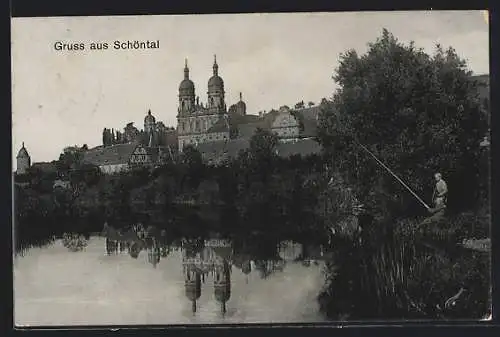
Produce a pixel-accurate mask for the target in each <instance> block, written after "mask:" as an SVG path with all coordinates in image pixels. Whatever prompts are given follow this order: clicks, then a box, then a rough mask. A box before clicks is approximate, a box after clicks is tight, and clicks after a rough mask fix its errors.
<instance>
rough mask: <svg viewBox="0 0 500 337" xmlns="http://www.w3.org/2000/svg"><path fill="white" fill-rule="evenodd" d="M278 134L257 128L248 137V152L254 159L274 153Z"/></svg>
mask: <svg viewBox="0 0 500 337" xmlns="http://www.w3.org/2000/svg"><path fill="white" fill-rule="evenodd" d="M277 145H278V136H277V135H276V134H274V133H273V132H270V131H267V130H264V129H261V128H258V129H257V130H255V134H254V135H253V136H252V138H251V139H250V154H251V155H252V156H253V157H254V158H256V159H263V158H266V157H270V156H273V155H274V153H275V152H274V150H275V148H276V146H277Z"/></svg>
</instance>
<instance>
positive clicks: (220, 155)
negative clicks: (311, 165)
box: [197, 138, 321, 164]
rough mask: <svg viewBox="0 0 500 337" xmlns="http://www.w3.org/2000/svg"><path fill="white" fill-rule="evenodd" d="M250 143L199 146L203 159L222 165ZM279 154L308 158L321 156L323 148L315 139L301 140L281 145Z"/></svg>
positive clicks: (220, 143)
mask: <svg viewBox="0 0 500 337" xmlns="http://www.w3.org/2000/svg"><path fill="white" fill-rule="evenodd" d="M249 147H250V142H249V140H248V139H244V138H239V139H232V140H229V141H217V142H210V143H203V144H200V145H198V148H197V149H198V151H200V153H201V155H202V157H203V159H204V160H205V161H207V162H208V163H210V164H220V163H221V162H223V161H224V160H225V159H231V158H236V157H237V156H238V154H239V153H240V151H241V150H245V149H248V148H249ZM276 150H277V154H278V155H279V156H280V157H283V158H288V157H290V156H293V155H301V156H308V155H311V154H319V153H320V152H321V146H320V145H319V143H317V142H316V141H315V140H314V139H311V138H308V139H301V140H298V141H295V142H287V143H279V144H278V146H277V148H276Z"/></svg>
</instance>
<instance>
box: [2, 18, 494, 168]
mask: <svg viewBox="0 0 500 337" xmlns="http://www.w3.org/2000/svg"><path fill="white" fill-rule="evenodd" d="M383 28H387V29H388V30H389V31H390V32H392V33H393V34H394V35H395V36H396V37H397V38H398V39H399V40H400V41H403V42H410V41H415V44H416V46H418V47H422V48H424V49H425V50H426V51H427V52H429V53H432V52H433V50H434V46H435V44H436V43H440V44H441V45H442V46H444V47H448V46H452V47H454V48H455V49H456V51H457V53H458V54H459V55H460V56H461V57H463V58H465V59H466V60H468V64H469V67H470V69H471V70H472V71H473V72H474V73H476V74H486V73H489V33H488V30H489V29H488V24H487V22H486V20H485V17H484V15H483V13H482V12H480V11H422V12H415V11H413V12H352V13H349V12H343V13H297V14H294V13H283V14H225V15H183V16H182V15H168V16H165V15H163V16H121V17H120V16H115V17H50V18H48V17H47V18H13V19H12V26H11V35H12V43H11V45H12V138H13V139H12V146H13V167H14V169H15V167H16V163H15V156H16V155H17V152H18V151H19V149H20V147H21V144H22V142H24V143H25V147H26V148H27V150H28V152H29V153H30V155H31V160H32V162H40V161H52V160H55V159H57V158H58V157H59V154H60V153H61V152H62V150H63V148H64V147H66V146H70V145H83V144H87V145H88V146H89V147H94V146H98V145H100V144H101V142H102V130H103V129H104V128H105V127H107V128H115V129H123V127H124V126H125V125H126V123H128V122H134V124H135V126H136V127H138V128H139V129H142V128H143V123H144V122H143V121H144V117H145V116H146V114H147V111H148V109H151V112H152V114H153V115H154V116H155V117H156V119H157V120H161V121H163V122H164V123H165V124H166V125H167V126H176V125H177V123H176V114H177V106H178V97H177V95H178V86H179V83H180V81H181V80H182V79H183V68H184V60H185V59H186V58H187V59H188V65H189V68H190V78H191V79H192V80H193V82H194V83H195V88H196V95H198V96H199V97H200V102H206V100H207V97H206V96H207V94H206V92H207V82H208V79H209V78H210V76H211V75H212V64H213V58H214V56H213V55H214V54H217V62H218V64H219V75H220V76H221V77H222V78H223V80H224V83H225V90H226V104H227V106H230V105H231V104H234V103H236V102H237V101H238V100H239V93H240V92H242V94H243V100H244V101H245V103H246V104H247V113H253V114H257V113H258V112H259V111H261V110H266V111H269V110H271V109H272V108H279V107H280V106H282V105H285V104H286V105H294V104H295V103H297V102H299V101H301V100H304V101H305V102H309V101H313V102H319V101H320V100H321V99H322V98H323V97H327V98H329V97H331V96H332V94H333V92H334V90H335V88H336V84H335V83H334V81H333V80H332V75H333V74H334V72H335V68H336V67H337V66H338V59H339V55H340V54H341V53H343V52H345V51H346V50H348V49H356V50H357V51H358V53H364V52H365V51H366V49H367V43H369V42H373V41H374V40H375V39H376V38H377V37H379V36H380V35H381V32H382V29H383ZM115 40H120V41H127V40H130V41H135V40H140V41H146V40H150V41H156V40H159V41H160V48H159V49H149V50H114V49H108V50H101V51H89V50H88V44H89V43H90V42H108V43H110V44H112V43H113V41H115ZM57 41H61V42H64V43H85V44H86V45H87V47H86V48H87V50H85V51H56V50H55V49H54V43H55V42H57Z"/></svg>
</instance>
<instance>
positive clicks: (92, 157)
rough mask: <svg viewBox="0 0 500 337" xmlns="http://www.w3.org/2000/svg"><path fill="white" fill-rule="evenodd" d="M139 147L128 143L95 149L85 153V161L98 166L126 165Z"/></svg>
mask: <svg viewBox="0 0 500 337" xmlns="http://www.w3.org/2000/svg"><path fill="white" fill-rule="evenodd" d="M137 146H138V144H137V143H127V144H117V145H112V146H106V147H98V148H93V149H90V150H88V151H87V152H85V155H84V157H83V161H84V162H86V163H90V164H93V165H96V166H101V165H117V164H126V163H128V161H129V159H130V156H131V155H132V153H133V152H134V150H135V149H136V147H137Z"/></svg>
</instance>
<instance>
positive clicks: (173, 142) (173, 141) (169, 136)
mask: <svg viewBox="0 0 500 337" xmlns="http://www.w3.org/2000/svg"><path fill="white" fill-rule="evenodd" d="M165 145H170V146H174V147H176V148H177V145H178V137H177V130H171V131H167V132H166V133H165Z"/></svg>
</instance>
